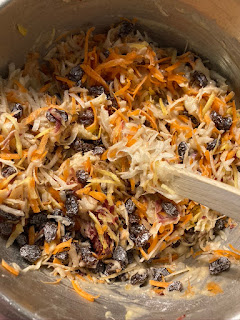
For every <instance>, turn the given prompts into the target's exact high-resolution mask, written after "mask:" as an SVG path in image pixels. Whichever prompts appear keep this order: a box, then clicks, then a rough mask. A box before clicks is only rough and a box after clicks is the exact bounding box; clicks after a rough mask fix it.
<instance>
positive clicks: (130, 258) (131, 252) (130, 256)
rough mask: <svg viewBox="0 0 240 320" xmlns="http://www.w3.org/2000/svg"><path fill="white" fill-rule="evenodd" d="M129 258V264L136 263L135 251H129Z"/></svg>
mask: <svg viewBox="0 0 240 320" xmlns="http://www.w3.org/2000/svg"><path fill="white" fill-rule="evenodd" d="M127 257H128V263H133V261H134V255H133V250H128V251H127Z"/></svg>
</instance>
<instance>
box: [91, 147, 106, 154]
mask: <svg viewBox="0 0 240 320" xmlns="http://www.w3.org/2000/svg"><path fill="white" fill-rule="evenodd" d="M105 151H106V149H105V148H104V147H101V146H96V147H95V148H94V149H93V154H94V155H95V156H101V155H102V154H103V153H104V152H105Z"/></svg>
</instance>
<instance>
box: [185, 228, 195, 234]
mask: <svg viewBox="0 0 240 320" xmlns="http://www.w3.org/2000/svg"><path fill="white" fill-rule="evenodd" d="M185 233H186V234H190V235H192V234H194V233H195V229H194V227H192V228H189V229H188V230H185Z"/></svg>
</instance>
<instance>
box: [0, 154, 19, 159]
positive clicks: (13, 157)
mask: <svg viewBox="0 0 240 320" xmlns="http://www.w3.org/2000/svg"><path fill="white" fill-rule="evenodd" d="M0 158H1V159H3V160H17V159H20V156H19V154H17V153H1V154H0Z"/></svg>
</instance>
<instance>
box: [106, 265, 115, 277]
mask: <svg viewBox="0 0 240 320" xmlns="http://www.w3.org/2000/svg"><path fill="white" fill-rule="evenodd" d="M113 266H114V264H113V263H108V264H107V265H106V267H105V274H106V275H107V276H109V275H110V274H113V273H115V272H116V270H115V269H113Z"/></svg>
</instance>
